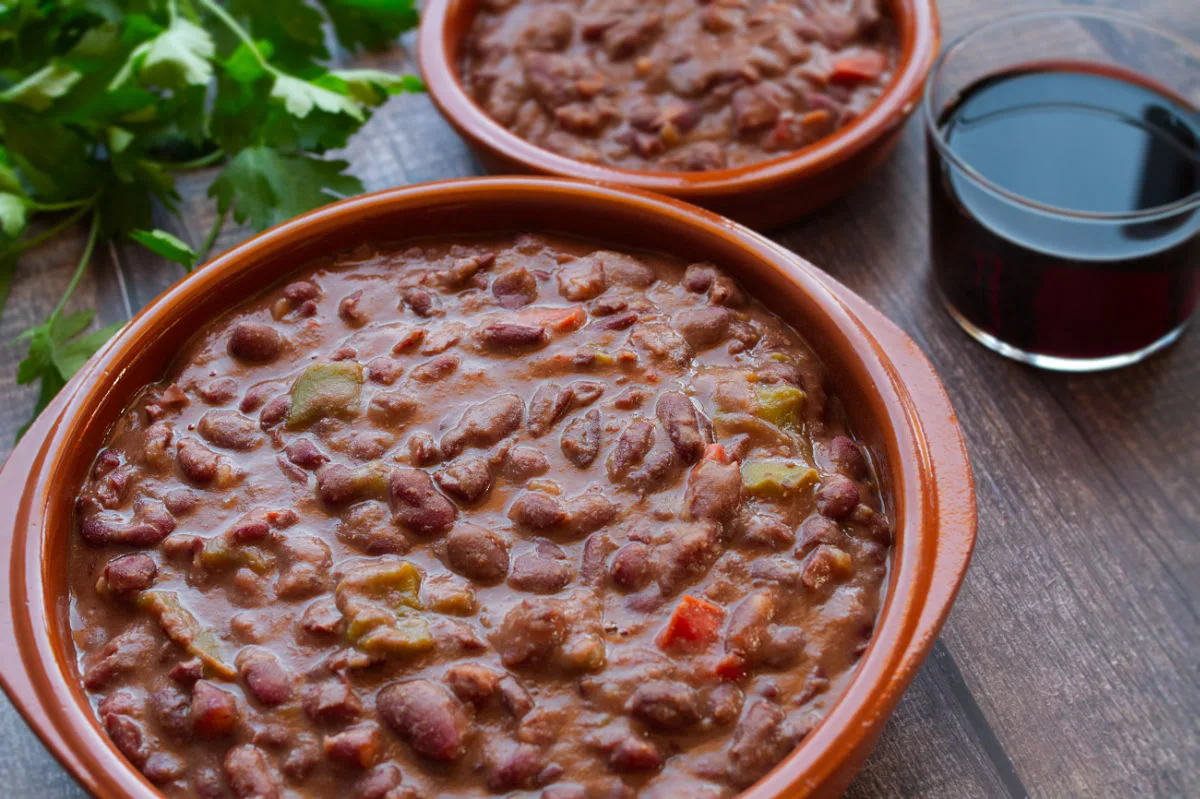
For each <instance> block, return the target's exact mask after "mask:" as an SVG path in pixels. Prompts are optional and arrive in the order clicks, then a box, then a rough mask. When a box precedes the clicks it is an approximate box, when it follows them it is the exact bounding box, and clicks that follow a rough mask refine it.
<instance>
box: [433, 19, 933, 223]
mask: <svg viewBox="0 0 1200 799" xmlns="http://www.w3.org/2000/svg"><path fill="white" fill-rule="evenodd" d="M477 2H478V0H428V2H426V3H425V5H424V6H423V7H422V9H421V24H420V29H419V31H418V34H417V65H418V67H419V69H420V72H421V77H422V78H423V80H424V82H425V85H426V88H427V90H428V92H429V96H430V98H431V99H432V100H433V102H434V104H435V105H436V106H437V107H438V110H439V111H441V113H442V116H444V117H445V118H446V119H447V120H449V122H450V123H451V125H452V126H453V127H454V128H455V129H456V130H457V131H458V133H459V134H460V135H461V136H463V137H464V138H465V139H467V140H468V141H469V142H471V143H472V144H473V145H475V146H478V147H482V148H484V149H485V150H486V151H488V152H489V153H491V154H492V155H495V156H498V157H500V158H502V159H504V160H506V161H507V162H509V163H515V164H520V165H521V166H522V167H523V168H524V169H525V170H527V171H529V172H533V173H538V174H548V175H558V176H562V177H569V178H576V179H579V180H590V181H598V182H603V183H611V184H616V185H622V186H628V187H632V188H637V189H644V190H648V191H656V192H662V193H664V194H668V195H671V196H675V197H681V198H684V199H688V200H692V201H695V202H703V201H704V200H705V199H712V198H714V197H719V196H723V195H727V194H730V193H732V192H740V191H755V190H764V189H768V188H771V187H774V186H777V185H779V184H780V183H785V182H791V181H795V180H798V179H802V178H805V177H812V176H814V175H817V174H820V173H822V172H825V171H827V170H829V169H832V168H834V167H836V166H838V165H840V164H842V163H844V162H846V161H849V160H850V159H851V158H853V157H854V156H856V155H859V154H860V153H862V152H863V151H864V150H866V149H868V148H869V147H870V146H871V145H872V144H875V143H876V142H878V141H880V140H882V139H884V138H886V137H887V136H888V134H890V133H892V132H893V131H895V130H896V129H897V128H899V127H900V126H901V125H902V124H903V123H904V121H905V120H906V119H907V118H908V116H909V115H910V114H911V113H912V112H913V111H914V110H915V109H916V107H917V105H918V103H919V100H920V97H921V93H922V91H923V90H924V86H925V80H926V77H927V76H928V74H929V71H930V70H931V69H932V67H933V62H934V60H935V58H936V57H937V54H938V48H939V45H940V41H941V27H940V23H939V20H938V14H937V7H936V0H887V2H888V3H889V5H890V6H891V9H892V13H893V15H894V16H895V18H896V21H897V24H898V27H899V28H900V31H899V32H900V35H901V41H902V48H901V54H900V61H899V67H898V68H897V69H896V71H895V72H894V74H893V75H892V78H891V80H890V81H889V82H888V84H887V86H886V87H885V89H884V92H883V94H881V95H880V96H879V98H878V99H876V101H875V102H874V103H872V104H871V106H870V107H869V108H868V109H867V110H866V111H865V112H864V113H863V114H861V115H860V116H859V117H858V118H857V119H855V120H853V121H852V122H851V123H850V124H849V125H846V126H845V127H843V128H841V129H839V130H837V131H835V132H834V133H832V134H830V135H829V136H825V137H824V138H821V139H818V140H817V141H815V142H813V143H812V144H809V145H807V146H805V147H802V148H801V149H799V150H795V151H792V152H790V153H785V154H782V155H780V156H777V157H775V158H771V159H767V160H765V161H760V162H757V163H753V164H747V165H744V166H740V167H732V168H726V169H716V170H710V171H706V172H658V171H652V170H640V169H625V168H621V167H614V166H606V165H602V164H589V163H586V162H584V161H580V160H577V159H574V158H568V157H567V156H564V155H560V154H558V153H555V152H552V151H550V150H547V149H545V148H542V147H539V146H537V145H535V144H533V143H532V142H529V141H527V140H525V139H523V138H521V137H520V136H518V135H516V134H515V133H512V132H511V131H509V130H508V129H507V128H505V127H504V126H503V125H501V124H499V123H498V122H496V121H495V120H494V119H492V118H491V117H490V116H489V115H488V114H487V113H486V112H485V111H484V110H483V109H482V108H480V107H479V105H478V104H476V102H475V100H474V99H473V98H472V97H471V96H470V94H469V93H468V92H467V91H466V89H465V88H464V86H463V84H462V81H461V80H460V78H459V70H458V65H457V63H455V56H457V53H458V42H457V41H454V40H453V38H452V36H451V33H452V32H451V28H450V25H449V24H448V23H449V21H450V20H451V19H456V18H457V15H465V14H468V13H470V14H474V9H473V8H471V9H468V8H467V6H468V5H469V4H473V3H477Z"/></svg>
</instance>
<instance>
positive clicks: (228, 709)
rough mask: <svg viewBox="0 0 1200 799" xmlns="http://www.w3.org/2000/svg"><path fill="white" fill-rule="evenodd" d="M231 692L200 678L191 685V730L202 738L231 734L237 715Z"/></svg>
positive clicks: (235, 703) (236, 722)
mask: <svg viewBox="0 0 1200 799" xmlns="http://www.w3.org/2000/svg"><path fill="white" fill-rule="evenodd" d="M240 715H241V714H240V713H239V711H238V706H237V699H235V698H234V696H233V694H231V693H229V692H228V691H225V690H223V689H221V688H218V687H217V686H215V685H213V684H212V683H211V682H209V681H208V680H200V681H199V682H198V683H196V684H195V685H194V686H192V730H193V731H194V732H195V733H196V734H197V735H199V736H201V737H203V738H218V737H221V736H224V735H231V734H232V733H233V731H234V728H235V727H237V724H238V721H239V716H240Z"/></svg>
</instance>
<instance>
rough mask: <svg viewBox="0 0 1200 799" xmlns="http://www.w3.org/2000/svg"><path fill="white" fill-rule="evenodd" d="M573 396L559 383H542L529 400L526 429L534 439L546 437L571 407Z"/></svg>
mask: <svg viewBox="0 0 1200 799" xmlns="http://www.w3.org/2000/svg"><path fill="white" fill-rule="evenodd" d="M571 397H572V395H571V394H570V393H568V392H565V391H563V390H562V387H560V386H559V385H558V384H557V383H542V384H541V385H539V386H538V387H537V390H536V391H534V392H533V398H532V399H530V400H529V413H528V415H527V418H526V420H525V427H526V429H528V430H529V435H531V436H533V437H534V438H538V437H540V436H543V435H545V434H546V433H547V432H549V431H550V428H551V427H553V426H554V423H555V422H557V421H558V420H559V419H561V418H562V417H563V415H564V414H565V413H566V412H567V410H568V409H569V408H570V406H571Z"/></svg>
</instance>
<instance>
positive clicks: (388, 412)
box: [367, 390, 421, 428]
mask: <svg viewBox="0 0 1200 799" xmlns="http://www.w3.org/2000/svg"><path fill="white" fill-rule="evenodd" d="M420 409H421V402H420V400H418V399H417V398H416V397H414V396H413V395H412V394H409V393H408V392H405V391H394V390H393V391H377V392H375V395H374V396H373V397H371V401H370V402H368V403H367V418H369V419H370V420H371V421H373V422H375V423H376V424H379V425H381V426H385V427H389V428H396V427H400V426H403V425H404V424H405V423H407V422H408V421H409V420H410V419H412V417H413V415H415V414H416V412H417V411H419V410H420Z"/></svg>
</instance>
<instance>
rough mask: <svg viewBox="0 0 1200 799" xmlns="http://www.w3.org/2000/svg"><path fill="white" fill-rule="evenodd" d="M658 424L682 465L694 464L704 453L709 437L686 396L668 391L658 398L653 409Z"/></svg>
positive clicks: (697, 413)
mask: <svg viewBox="0 0 1200 799" xmlns="http://www.w3.org/2000/svg"><path fill="white" fill-rule="evenodd" d="M654 413H655V415H657V416H658V421H659V424H661V425H662V426H663V429H664V430H666V431H667V437H668V438H669V439H671V444H672V445H673V446H674V447H675V452H676V453H678V455H679V457H680V459H682V460H683V462H684V463H695V462H696V461H698V460H699V459H700V456H701V455H702V454H703V453H704V447H705V446H706V445H707V444H708V441H709V436H707V435H706V431H705V430H703V429H702V427H701V424H700V415H699V412H698V411H697V410H696V406H695V405H693V404H692V401H691V400H690V399H688V397H687V395H685V394H681V393H680V392H678V391H668V392H667V393H665V394H663V395H662V396H661V397H659V398H658V404H657V405H656V406H655V408H654Z"/></svg>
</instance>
